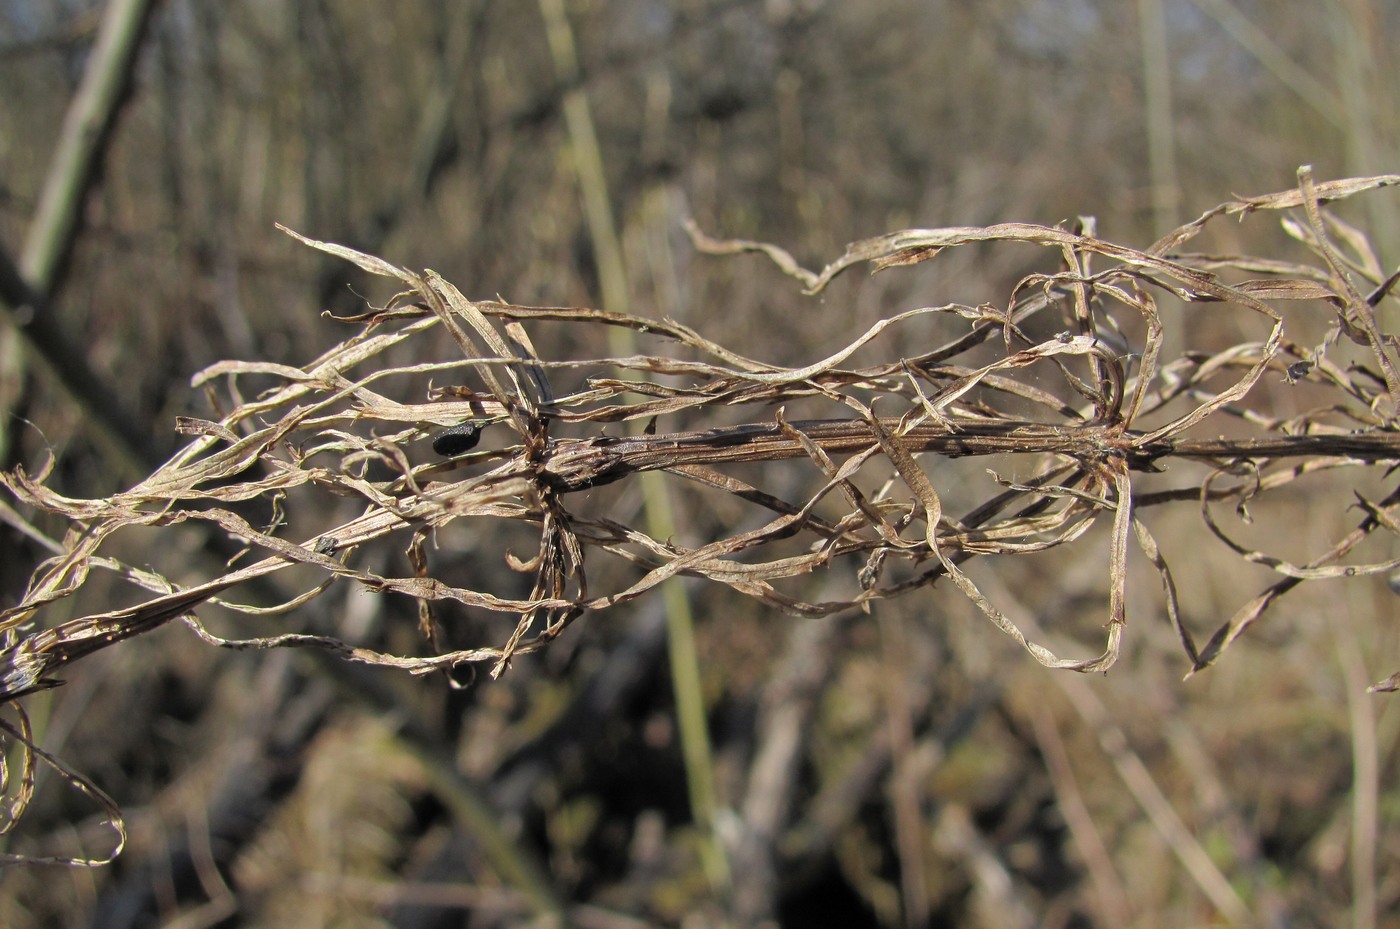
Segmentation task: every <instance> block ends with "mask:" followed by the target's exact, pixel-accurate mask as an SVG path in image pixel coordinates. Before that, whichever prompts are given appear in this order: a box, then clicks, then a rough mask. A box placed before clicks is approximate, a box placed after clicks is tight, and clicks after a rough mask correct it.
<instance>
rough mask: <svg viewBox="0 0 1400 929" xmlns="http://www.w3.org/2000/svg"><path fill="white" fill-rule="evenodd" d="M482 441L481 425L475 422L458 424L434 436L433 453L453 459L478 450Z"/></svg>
mask: <svg viewBox="0 0 1400 929" xmlns="http://www.w3.org/2000/svg"><path fill="white" fill-rule="evenodd" d="M480 441H481V424H480V423H474V422H465V423H458V424H457V425H455V426H449V427H448V428H446V429H444V430H442V431H441V432H439V433H438V434H437V435H435V436H433V451H435V452H437V453H438V454H439V455H443V456H445V457H447V458H451V457H452V456H453V455H460V454H462V453H463V452H469V451H471V450H472V449H474V448H476V443H477V442H480Z"/></svg>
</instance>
